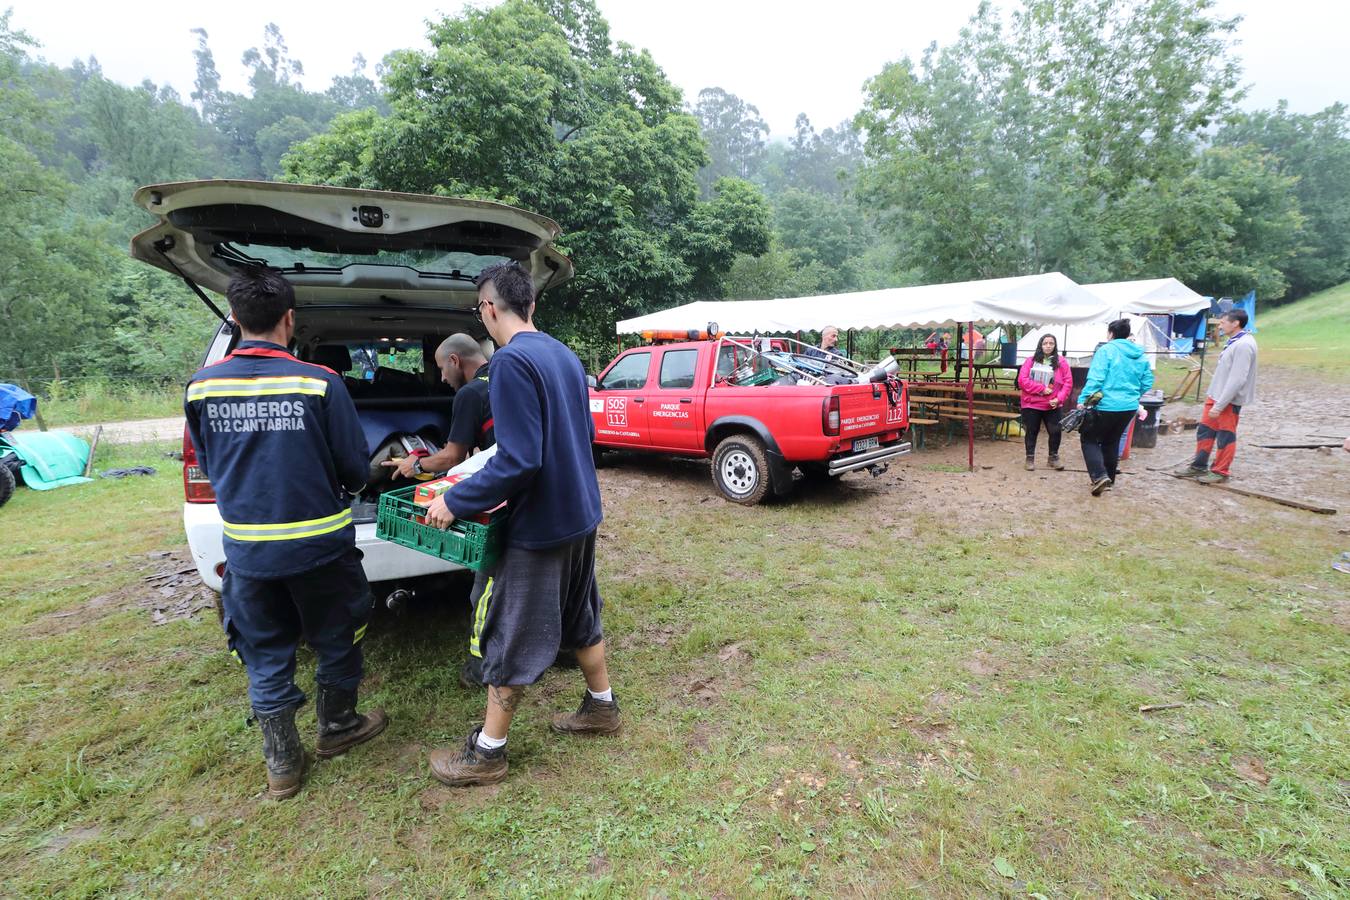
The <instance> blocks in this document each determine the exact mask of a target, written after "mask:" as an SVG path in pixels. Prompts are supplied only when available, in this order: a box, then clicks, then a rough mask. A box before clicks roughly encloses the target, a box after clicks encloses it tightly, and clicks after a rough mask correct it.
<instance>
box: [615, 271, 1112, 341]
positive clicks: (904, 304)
mask: <svg viewBox="0 0 1350 900" xmlns="http://www.w3.org/2000/svg"><path fill="white" fill-rule="evenodd" d="M1110 311H1111V306H1110V305H1109V304H1108V303H1107V301H1105V300H1103V299H1101V298H1100V297H1098V296H1097V295H1095V294H1094V293H1092V292H1091V291H1087V290H1085V289H1083V288H1082V287H1080V286H1079V285H1077V284H1075V283H1074V282H1073V281H1071V280H1070V279H1069V278H1068V277H1067V276H1065V275H1061V274H1060V273H1058V272H1049V273H1046V274H1044V275H1024V276H1020V277H1016V278H994V279H990V280H986V281H962V282H956V283H953V284H934V285H924V286H920V287H906V288H887V289H885V290H880V291H858V292H855V293H850V294H831V295H826V296H820V297H793V298H788V299H778V300H721V301H712V300H700V301H697V302H694V303H686V304H684V305H683V306H677V307H674V308H673V309H667V310H662V311H661V312H656V313H651V314H650V315H646V316H639V317H637V318H635V319H625V320H624V321H622V322H619V323H618V324H617V325H616V326H615V331H616V332H617V333H618V334H636V333H640V332H643V331H667V330H669V331H688V330H695V329H702V328H706V327H707V326H708V324H709V323H710V322H715V323H717V326H718V328H720V329H721V330H722V331H728V332H733V333H737V332H739V333H745V334H749V333H753V332H760V333H787V332H793V331H819V330H820V329H822V328H824V327H825V326H827V325H834V326H835V327H837V328H840V329H849V328H853V329H858V330H865V329H876V328H924V327H930V326H939V325H949V324H956V323H962V322H1007V323H1013V324H1044V323H1054V324H1057V325H1071V324H1076V323H1079V322H1095V321H1099V320H1100V319H1101V318H1102V317H1103V316H1105V315H1108V314H1109V313H1110Z"/></svg>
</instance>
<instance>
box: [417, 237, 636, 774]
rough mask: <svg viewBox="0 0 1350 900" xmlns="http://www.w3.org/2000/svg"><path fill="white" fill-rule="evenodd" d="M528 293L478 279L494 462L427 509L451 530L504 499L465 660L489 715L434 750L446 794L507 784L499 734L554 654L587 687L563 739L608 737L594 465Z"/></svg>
mask: <svg viewBox="0 0 1350 900" xmlns="http://www.w3.org/2000/svg"><path fill="white" fill-rule="evenodd" d="M533 312H534V284H533V282H532V281H531V279H530V275H529V273H528V272H526V271H525V270H524V269H523V268H521V267H520V266H519V265H517V264H516V263H502V264H499V265H495V266H489V267H488V268H487V269H484V270H483V272H482V274H481V275H479V277H478V307H477V315H478V316H479V318H481V319H482V321H483V324H484V325H485V326H486V327H487V330H488V333H489V334H490V335H491V336H492V338H493V340H495V341H496V342H497V345H498V346H499V347H501V349H500V350H498V351H497V353H496V354H494V355H493V357H492V380H491V382H490V384H489V392H490V399H491V403H492V412H493V421H494V430H495V431H496V437H497V454H496V456H494V457H493V458H492V459H490V460H488V463H487V465H485V466H484V467H483V468H482V469H481V470H480V471H478V472H477V473H475V474H474V475H473V476H472V477H470V478H468V479H466V480H464V481H462V482H460V483H459V484H457V485H455V486H454V487H453V488H451V489H450V490H449V491H447V492H446V493H444V494H442V495H441V496H440V497H437V498H436V499H435V500H434V501H432V503H431V505H430V506H428V507H427V512H426V516H427V519H428V521H430V522H432V523H434V524H436V525H439V526H441V527H442V528H444V527H446V526H448V525H450V523H451V522H453V521H454V519H455V518H456V517H464V516H472V515H475V514H477V513H481V512H483V511H485V510H489V509H492V508H493V507H495V506H497V505H498V504H500V503H501V502H502V501H508V509H509V510H510V518H509V519H508V522H507V535H506V549H505V551H504V552H503V553H502V556H501V559H500V561H499V562H498V563H497V565H496V566H495V567H494V568H493V570H492V571H491V572H489V573H488V575H489V576H490V577H489V578H488V579H487V581H486V585H485V588H484V590H483V594H482V596H481V597H479V598H478V599H477V602H476V604H475V608H474V625H473V634H472V636H471V637H470V640H469V652H470V653H471V654H472V655H474V656H477V657H481V659H482V661H483V667H482V677H483V681H484V682H485V683H486V684H487V685H488V704H487V714H486V716H485V719H484V722H483V724H482V725H481V726H480V727H478V728H475V729H474V730H473V731H472V732H470V733H469V736H468V738H467V740H466V741H465V742H464V747H463V748H462V749H460V750H434V751H432V753H431V757H430V762H431V774H432V775H433V776H435V777H436V778H437V779H438V780H440V781H442V782H444V783H446V784H449V785H456V786H460V785H475V784H492V783H494V782H498V781H501V780H502V779H504V778H505V777H506V768H507V764H506V735H507V730H508V729H509V728H510V726H511V718H512V716H513V715H514V714H515V711H516V706H517V705H518V704H519V703H520V699H521V696H522V694H523V690H524V688H525V686H526V685H530V684H533V683H534V682H536V681H538V680H539V677H540V676H541V675H543V674H544V672H545V671H547V670H548V667H549V666H550V665H552V663H553V660H554V659H555V657H556V656H557V654H558V651H559V649H575V650H576V654H577V662H578V663H579V664H580V666H581V671H582V674H583V675H584V676H585V678H586V691H585V693H584V694H583V695H582V700H581V707H580V708H579V709H578V710H577V711H576V712H575V713H569V714H566V715H555V716H554V717H553V720H552V727H553V730H554V731H557V732H560V733H562V734H617V733H618V731H619V728H620V721H619V704H618V703H617V702H616V701H615V699H614V694H613V692H612V691H611V690H610V685H609V673H608V671H607V670H606V667H605V642H604V634H603V632H602V630H601V627H600V609H601V601H600V592H599V591H598V590H597V588H596V584H595V529H596V527H597V526H599V524H600V519H601V512H600V485H599V483H598V482H597V480H596V477H595V463H594V460H593V458H592V456H591V441H592V439H593V438H594V433H593V430H594V425H593V424H592V421H591V414H590V404H589V399H588V396H587V390H586V374H585V371H584V370H583V369H582V367H581V361H580V360H578V359H577V358H576V355H575V354H573V353H572V351H571V350H568V349H567V348H566V347H565V346H563V345H562V344H561V343H559V342H558V341H556V340H554V339H553V338H551V337H549V336H548V335H546V334H542V333H540V332H539V331H538V330H536V329H535V327H534V324H533V322H532V315H533Z"/></svg>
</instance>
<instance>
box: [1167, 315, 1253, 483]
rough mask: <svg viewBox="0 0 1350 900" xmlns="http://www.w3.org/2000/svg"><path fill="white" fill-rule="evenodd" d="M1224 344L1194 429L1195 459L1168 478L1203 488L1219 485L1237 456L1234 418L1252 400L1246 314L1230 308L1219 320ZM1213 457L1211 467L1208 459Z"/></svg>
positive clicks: (1250, 360) (1250, 342)
mask: <svg viewBox="0 0 1350 900" xmlns="http://www.w3.org/2000/svg"><path fill="white" fill-rule="evenodd" d="M1219 331H1221V332H1223V335H1224V337H1226V338H1227V339H1228V342H1227V343H1226V344H1224V348H1223V352H1222V353H1220V354H1219V364H1218V366H1216V367H1215V369H1214V378H1213V379H1212V380H1211V381H1210V383H1209V391H1208V392H1207V395H1206V398H1205V411H1204V412H1203V413H1201V414H1200V424H1199V425H1198V426H1197V427H1196V429H1195V458H1194V459H1192V460H1191V462H1190V463H1189V464H1188V465H1185V466H1182V467H1181V468H1180V469H1177V470H1176V471H1174V472H1173V473H1172V474H1173V475H1176V476H1178V477H1180V478H1194V479H1195V480H1196V481H1200V482H1203V483H1205V484H1223V483H1224V482H1225V481H1227V480H1228V470H1229V468H1230V467H1231V466H1232V465H1233V457H1234V456H1235V455H1236V454H1237V426H1238V414H1239V413H1241V412H1242V408H1243V407H1244V406H1246V405H1247V404H1249V403H1251V402H1252V400H1253V399H1254V398H1255V397H1256V338H1254V337H1252V335H1251V332H1249V331H1247V312H1246V310H1244V309H1242V308H1240V307H1236V306H1235V307H1233V308H1232V309H1231V310H1229V311H1228V312H1226V313H1224V314H1223V315H1222V316H1220V317H1219ZM1210 453H1214V462H1213V464H1212V465H1211V464H1210V459H1209V455H1210Z"/></svg>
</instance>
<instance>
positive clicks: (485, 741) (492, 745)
mask: <svg viewBox="0 0 1350 900" xmlns="http://www.w3.org/2000/svg"><path fill="white" fill-rule="evenodd" d="M477 744H478V749H480V750H497V749H499V748H501V747H505V746H506V738H494V737H488V736H487V732H485V731H480V732H478V741H477Z"/></svg>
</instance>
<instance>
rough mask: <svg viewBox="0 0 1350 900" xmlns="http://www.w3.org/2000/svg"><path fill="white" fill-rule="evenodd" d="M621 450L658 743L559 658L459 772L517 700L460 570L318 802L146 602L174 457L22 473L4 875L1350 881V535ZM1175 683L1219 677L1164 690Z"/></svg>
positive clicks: (470, 886) (617, 535)
mask: <svg viewBox="0 0 1350 900" xmlns="http://www.w3.org/2000/svg"><path fill="white" fill-rule="evenodd" d="M162 449H164V448H158V447H143V448H142V447H132V448H127V447H118V448H112V449H111V450H110V455H109V457H107V459H108V460H109V464H112V462H116V463H117V464H120V465H128V464H134V463H138V462H148V463H149V464H151V465H160V464H161V463H165V462H167V461H165V460H162V459H160V457H159V454H160V452H161V450H162ZM906 477H907V478H910V479H913V480H914V482H915V484H916V485H917V484H918V482H919V481H920V479H921V478H925V477H926V478H945V479H960V478H961V477H962V476H960V475H956V474H950V473H945V472H942V473H930V474H928V475H924V476H920V475H919V474H917V473H915V474H910V475H907V476H906ZM605 478H606V479H611V478H614V479H618V478H623V479H626V481H625V483H627V484H629V485H631V486H634V487H633V490H632V492H631V493H630V494H629V495H626V496H623V497H618V498H616V499H612V500H611V502H609V503H608V505H607V508H606V516H607V518H606V523H605V525H604V526H603V528H602V535H601V540H600V543H599V551H598V559H599V574H600V582H601V589H602V592H603V593H604V595H605V598H606V604H607V606H606V631H607V635H608V639H609V642H610V646H611V671H612V673H613V675H614V679H615V687H616V692H617V693H618V695H619V697H620V699H621V701H622V703H623V708H624V713H625V716H626V722H627V727H626V731H625V733H624V735H623V736H622V737H620V738H618V739H615V740H593V741H568V740H560V739H557V738H554V737H552V736H551V735H550V734H549V733H548V731H547V728H546V725H545V722H546V719H545V716H546V715H547V713H549V712H551V711H554V710H558V709H562V708H565V707H568V706H571V705H572V704H574V703H575V702H576V699H577V696H578V694H579V688H578V681H577V676H576V674H575V673H574V672H565V671H554V672H551V673H549V674H548V675H547V676H546V677H545V679H544V681H543V682H541V684H540V685H539V686H538V687H537V688H535V689H532V690H531V691H530V692H529V693H528V694H527V695H526V701H525V703H524V705H523V706H522V709H521V711H520V713H518V715H517V718H516V726H515V728H514V729H513V732H512V736H511V774H510V777H509V779H508V780H507V781H506V782H505V783H504V784H503V785H502V786H500V787H499V788H490V789H475V790H467V791H454V790H451V789H448V788H443V787H441V786H440V785H438V784H436V783H435V782H433V781H432V780H431V779H430V778H429V777H428V775H427V773H426V751H427V750H428V749H429V748H431V747H434V746H438V745H446V744H450V743H454V742H457V741H459V740H461V739H462V737H463V735H464V734H465V732H467V731H468V729H469V728H470V727H471V726H472V725H473V723H475V722H476V721H477V720H478V718H477V717H478V716H479V715H480V714H481V707H482V700H481V697H479V696H475V695H472V694H469V693H467V692H464V691H462V690H461V689H460V688H458V687H457V685H456V682H455V673H456V670H457V668H458V666H459V664H460V663H461V661H462V660H463V658H464V652H465V651H464V644H465V639H466V628H465V622H464V618H463V616H462V614H461V613H459V612H455V611H452V610H451V608H450V607H451V606H453V603H452V602H451V601H450V600H449V599H447V602H446V604H445V606H438V605H434V604H432V605H429V606H427V607H425V608H422V609H420V610H416V611H414V612H412V613H410V614H408V615H407V616H405V617H403V618H393V617H389V616H385V617H381V618H379V619H377V621H376V623H375V624H374V625H373V626H372V629H371V633H370V636H369V638H368V644H367V666H368V670H369V677H368V681H367V685H366V695H367V700H368V702H370V703H378V704H381V705H383V706H385V707H386V708H387V709H388V711H389V713H390V715H391V720H392V721H391V725H390V727H389V730H388V731H387V732H386V734H385V735H384V736H382V737H381V738H379V739H377V740H376V741H374V742H372V743H371V744H369V745H367V746H364V747H361V748H359V749H357V750H355V751H353V752H352V753H350V754H349V755H347V756H345V757H342V758H340V759H338V760H334V761H328V762H324V763H321V764H319V765H317V767H316V768H315V769H314V770H313V772H312V773H311V775H310V777H309V780H308V782H307V784H306V787H305V789H304V791H303V793H302V794H301V796H300V797H299V798H298V799H297V800H294V801H289V802H286V803H281V804H277V803H271V802H267V801H265V800H262V799H260V797H259V796H258V792H259V787H260V785H261V783H262V779H263V776H262V772H263V769H262V763H261V759H260V754H259V740H260V738H259V736H258V732H257V731H256V729H252V728H249V727H247V726H246V725H245V723H244V718H245V715H246V708H245V701H244V689H245V683H244V678H243V675H242V673H241V671H240V670H239V668H238V666H237V665H236V664H235V663H233V662H232V661H231V660H230V659H229V657H228V656H227V655H226V654H225V652H224V648H223V646H222V640H221V637H220V634H219V629H218V626H217V625H216V623H215V620H214V617H212V616H210V615H206V616H202V617H200V618H198V619H192V620H184V621H177V622H171V623H169V624H166V625H163V626H156V625H153V624H152V623H151V620H150V616H149V614H148V613H147V611H146V610H145V609H143V608H141V607H140V606H138V605H137V604H136V602H135V597H137V596H140V595H142V594H145V593H146V589H145V588H143V587H141V585H142V582H141V577H142V575H141V573H142V571H143V569H142V566H143V563H144V554H146V553H147V552H149V551H153V550H157V549H165V548H175V547H178V546H179V545H180V544H181V542H182V534H181V525H180V521H179V502H180V499H181V493H180V492H181V488H180V485H179V482H178V474H177V471H176V468H175V467H174V466H173V465H172V464H168V465H163V466H162V467H161V470H160V472H159V474H157V475H156V476H154V477H152V478H143V479H132V480H127V481H122V482H98V483H95V484H90V485H84V486H82V487H79V488H71V489H64V490H59V491H53V492H49V493H46V494H39V493H35V492H32V491H28V490H26V489H21V490H20V491H19V492H18V493H17V494H16V496H15V498H14V499H13V500H12V501H11V502H10V504H9V505H8V506H6V507H5V508H4V509H2V510H0V529H3V533H4V538H3V540H0V741H3V746H4V747H5V748H6V752H5V753H4V754H3V756H0V873H2V874H0V894H4V895H6V896H43V897H47V896H93V895H117V896H163V895H171V896H208V895H212V896H217V895H227V896H273V895H299V894H304V895H323V896H333V897H356V896H368V895H371V894H388V895H391V896H447V895H448V896H458V895H464V894H486V895H502V894H505V895H513V896H558V895H563V896H583V897H627V896H634V895H652V894H659V895H661V896H715V895H721V896H736V897H740V896H746V895H750V894H756V893H759V894H765V895H768V896H821V895H826V896H830V895H864V896H915V895H918V896H934V895H936V896H951V897H967V896H1000V895H1002V896H1020V897H1026V896H1030V895H1033V894H1042V895H1044V896H1047V897H1058V896H1083V897H1104V896H1113V897H1144V896H1163V895H1166V896H1205V897H1208V896H1215V895H1221V896H1232V897H1252V896H1267V897H1269V896H1309V897H1325V898H1331V897H1335V896H1345V893H1346V892H1347V891H1350V815H1348V814H1347V813H1350V792H1348V791H1347V785H1348V784H1350V739H1348V738H1347V736H1348V735H1350V651H1348V647H1350V645H1348V644H1347V638H1346V633H1345V631H1344V630H1342V629H1341V628H1338V627H1336V626H1334V625H1332V624H1329V623H1328V622H1327V621H1326V603H1327V600H1328V598H1330V597H1332V596H1335V595H1334V593H1333V592H1334V591H1335V590H1337V589H1339V590H1340V591H1344V585H1343V584H1340V583H1339V582H1337V583H1332V581H1331V580H1330V579H1331V578H1333V577H1334V578H1340V579H1342V580H1343V579H1344V576H1337V575H1335V573H1330V572H1328V570H1327V567H1326V561H1327V559H1328V558H1330V557H1332V556H1334V555H1335V553H1336V552H1338V549H1339V547H1340V543H1341V539H1340V538H1336V537H1335V536H1334V533H1333V529H1331V528H1325V527H1323V528H1320V529H1318V528H1307V527H1305V526H1306V517H1304V518H1302V519H1299V518H1295V517H1281V516H1278V515H1274V514H1272V515H1271V516H1270V523H1269V525H1268V527H1264V528H1262V529H1261V530H1260V531H1257V532H1255V533H1253V534H1251V535H1249V536H1248V540H1249V541H1250V547H1249V548H1248V552H1247V553H1246V554H1245V555H1244V556H1243V557H1242V558H1240V559H1237V560H1234V559H1233V558H1231V557H1229V558H1227V559H1226V560H1223V559H1220V558H1219V557H1217V556H1216V555H1215V554H1216V553H1217V551H1215V550H1213V548H1212V547H1210V546H1209V542H1217V541H1221V540H1222V539H1223V538H1224V537H1225V532H1224V530H1223V529H1222V528H1221V527H1219V526H1218V525H1217V524H1216V525H1214V526H1204V525H1200V526H1197V525H1195V524H1194V523H1188V522H1186V521H1181V520H1178V519H1175V518H1172V517H1168V516H1165V515H1163V514H1159V515H1158V516H1157V517H1156V518H1155V519H1151V520H1149V521H1148V522H1147V523H1137V527H1133V528H1129V529H1121V528H1120V527H1119V523H1118V522H1115V521H1113V520H1112V518H1111V515H1112V513H1110V512H1105V511H1101V510H1105V509H1106V505H1104V504H1099V505H1098V506H1097V507H1088V509H1089V512H1087V513H1082V512H1081V511H1076V512H1075V513H1074V514H1073V515H1072V516H1066V517H1063V518H1055V519H1047V520H1046V521H1044V522H1040V521H1037V522H1032V523H1028V527H1029V528H1031V529H1032V530H1031V531H1029V532H1028V533H1026V534H1023V535H1022V536H1020V537H1017V538H1015V539H1014V538H1009V537H1006V536H1005V533H1004V529H1005V528H1006V525H1005V524H1003V523H999V522H991V523H990V524H989V525H988V526H973V527H972V526H967V527H965V528H959V527H956V526H954V525H953V523H952V522H951V521H949V520H948V519H947V518H946V517H945V516H943V515H942V514H941V512H940V511H939V510H936V509H932V508H931V507H930V504H929V503H928V502H927V501H926V500H925V499H924V497H923V496H922V495H921V494H918V493H916V494H915V495H914V496H913V497H912V498H911V499H904V498H902V497H901V495H888V496H885V497H879V498H869V497H868V496H867V495H866V494H865V493H863V492H842V493H838V492H833V491H830V490H826V489H816V490H812V491H805V492H803V495H801V496H799V497H797V498H796V499H795V500H794V502H792V503H789V504H778V505H771V506H764V507H759V508H755V509H743V508H740V507H737V506H733V505H730V504H725V503H722V502H720V501H710V502H707V503H700V502H697V500H698V498H702V497H704V496H706V493H707V486H706V480H707V478H706V473H705V472H704V470H703V469H702V467H694V466H689V467H672V468H671V470H670V472H669V473H668V474H658V473H657V471H656V470H655V469H653V470H652V471H650V472H648V473H647V474H646V476H645V477H644V476H643V475H641V474H640V473H639V474H636V475H635V474H633V473H620V474H618V475H609V474H606V475H605ZM644 486H645V487H644ZM690 498H694V499H692V500H691V499H690ZM682 499H683V500H685V501H687V502H681V501H682ZM1253 502H1255V501H1253ZM1091 510H1098V511H1096V512H1092V511H1091ZM822 524H824V525H825V526H826V529H827V530H826V533H827V534H828V535H830V537H829V539H827V540H822V537H821V535H822V532H821V530H820V526H821V525H822ZM128 590H129V591H130V594H129V595H128V594H126V593H125V592H127V591H128ZM109 595H112V596H115V597H120V598H121V599H119V600H117V601H116V602H111V603H109V602H103V601H98V600H96V599H95V598H100V597H107V596H109ZM1339 596H1343V593H1342V594H1340V595H1339ZM72 612H74V613H76V614H75V615H66V614H67V613H72ZM312 676H313V661H312V658H310V657H309V655H308V654H304V655H303V656H302V664H301V673H300V682H301V684H302V685H308V684H310V683H312ZM1160 701H1177V702H1183V703H1184V704H1185V706H1184V707H1182V708H1180V709H1174V710H1168V711H1164V712H1159V713H1154V714H1141V713H1139V712H1138V711H1137V708H1138V706H1139V705H1141V704H1145V703H1155V702H1160ZM302 722H303V725H302V727H304V728H305V729H307V740H309V741H311V742H312V734H309V733H308V731H309V730H312V728H313V718H312V712H311V711H309V710H308V709H307V710H306V711H305V712H304V713H302ZM1252 760H1257V761H1259V764H1260V765H1261V766H1262V767H1263V768H1264V771H1265V772H1267V773H1269V782H1268V783H1267V784H1264V785H1262V784H1258V783H1255V782H1252V781H1249V780H1245V779H1244V778H1243V777H1242V776H1241V773H1242V772H1243V771H1250V768H1251V767H1252V766H1253V765H1254V763H1252V762H1251V761H1252ZM1000 870H1002V872H1003V873H1011V877H1008V875H1007V874H1001V873H1000Z"/></svg>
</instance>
